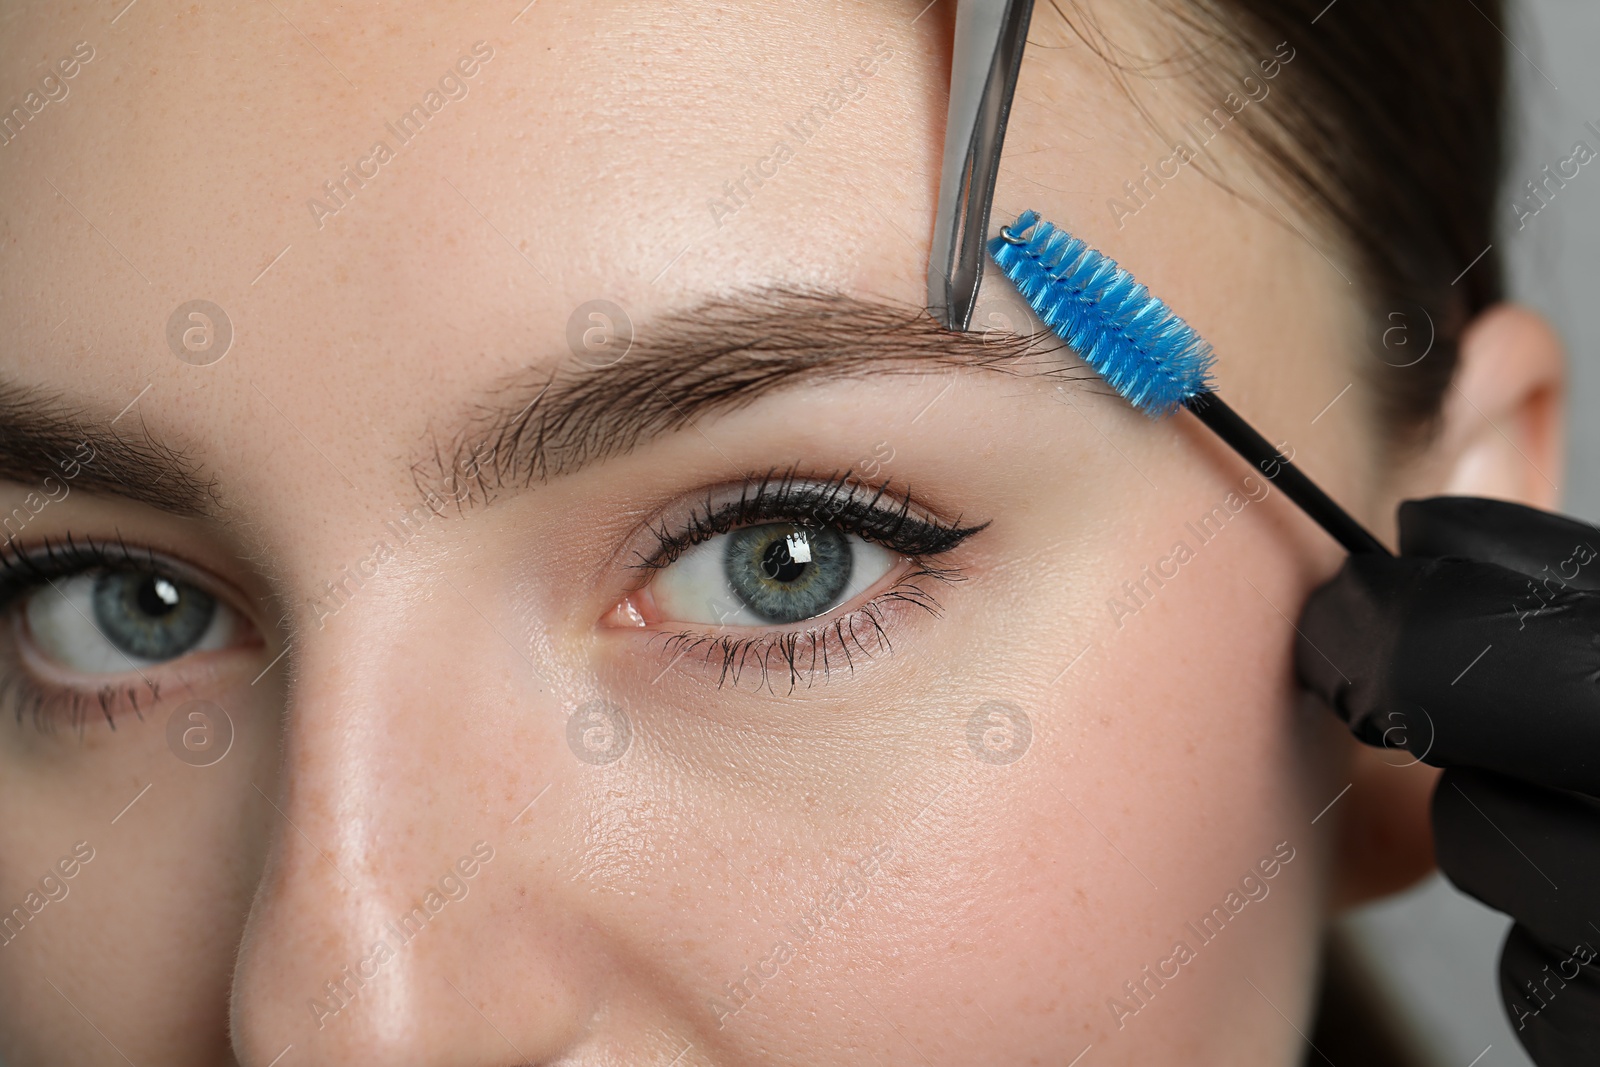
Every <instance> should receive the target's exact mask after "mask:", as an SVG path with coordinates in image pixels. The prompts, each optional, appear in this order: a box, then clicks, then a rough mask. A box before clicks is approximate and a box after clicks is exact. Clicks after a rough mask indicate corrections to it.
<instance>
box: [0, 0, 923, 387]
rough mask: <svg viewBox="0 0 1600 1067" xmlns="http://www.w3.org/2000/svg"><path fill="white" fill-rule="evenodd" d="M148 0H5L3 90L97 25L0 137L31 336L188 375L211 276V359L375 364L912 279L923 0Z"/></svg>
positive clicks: (503, 355) (536, 346) (18, 281)
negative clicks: (176, 331) (384, 1)
mask: <svg viewBox="0 0 1600 1067" xmlns="http://www.w3.org/2000/svg"><path fill="white" fill-rule="evenodd" d="M142 6H143V5H139V6H134V7H132V8H130V9H129V10H127V11H126V12H125V13H124V14H123V15H122V17H121V18H120V20H119V21H118V22H117V24H116V25H114V26H112V25H110V24H109V23H107V22H106V21H105V20H104V19H103V18H101V17H99V16H98V15H96V16H95V17H92V18H91V17H89V15H88V14H87V13H86V12H85V11H83V10H79V11H76V12H75V11H71V10H66V11H62V12H57V13H55V14H54V15H52V16H44V17H37V18H34V17H24V16H17V17H15V18H13V19H12V20H11V21H12V23H14V24H15V23H23V24H25V25H24V26H23V29H24V30H25V32H23V33H22V34H20V35H18V36H17V37H13V38H11V44H10V46H9V47H7V48H6V51H8V52H10V53H11V55H10V56H8V57H7V58H6V61H5V63H4V69H6V70H7V71H11V72H26V73H25V74H24V75H23V76H22V79H21V80H22V81H24V82H26V83H28V84H26V85H24V84H16V85H7V86H6V87H5V89H6V92H7V93H8V94H12V95H18V96H20V95H21V93H22V92H23V91H26V90H28V89H30V88H33V87H34V85H33V83H36V82H37V81H38V80H39V79H40V78H42V77H45V76H48V75H50V74H51V72H52V71H55V73H56V75H57V77H59V75H60V71H59V70H57V69H56V65H55V64H56V61H57V60H58V59H60V58H64V57H71V56H73V54H74V49H75V47H76V48H77V49H78V53H77V54H78V55H80V56H82V55H88V54H92V58H90V59H88V60H87V61H81V62H79V63H78V64H77V70H76V72H75V74H74V76H73V77H71V78H70V79H62V81H63V83H64V84H65V86H66V88H67V95H66V96H65V98H64V99H61V100H59V101H48V100H47V102H46V104H45V105H44V107H43V108H42V109H41V110H40V111H39V112H38V114H36V115H32V116H31V117H30V119H29V121H28V122H27V124H26V125H25V126H24V127H22V128H21V130H20V133H19V134H18V135H17V136H16V137H15V138H14V140H12V141H11V143H9V144H7V145H5V146H4V147H3V148H0V157H3V158H0V166H4V168H5V169H6V171H7V172H8V175H9V177H8V180H7V182H6V185H7V188H8V195H7V197H6V203H5V206H4V208H3V211H4V215H5V223H6V228H7V230H8V231H9V237H10V238H11V239H10V241H8V242H7V243H8V244H9V246H10V247H9V249H8V251H7V255H8V257H9V259H10V262H9V263H8V266H7V270H6V271H5V272H4V274H5V277H6V279H8V280H7V282H6V283H5V284H6V289H7V290H9V292H8V293H7V300H6V301H5V302H6V304H7V305H9V306H13V307H17V306H19V305H20V306H21V308H22V310H23V319H24V324H23V334H24V343H23V344H22V345H20V346H19V347H18V355H19V356H20V357H21V358H22V359H23V361H24V362H25V363H27V362H32V361H38V360H41V359H43V361H44V362H46V363H49V364H52V365H60V364H66V365H69V366H70V365H76V369H77V370H81V371H84V372H87V373H89V374H90V376H91V378H93V377H97V376H98V375H97V373H96V371H97V368H100V367H101V366H102V365H103V363H104V361H105V360H107V359H108V358H114V354H115V357H116V358H120V359H122V360H125V361H126V363H125V365H126V364H127V363H137V364H140V365H141V366H143V365H148V369H149V371H150V373H151V374H153V375H155V376H156V377H158V378H159V377H163V376H167V377H170V378H172V379H173V382H172V384H173V385H174V386H176V387H178V388H180V389H181V388H186V387H190V386H191V385H192V384H193V383H194V382H195V381H196V380H197V379H198V376H197V375H194V374H193V373H192V368H191V367H187V366H185V365H184V364H182V363H180V362H179V361H177V360H174V359H171V358H170V356H169V357H168V358H165V359H163V358H160V357H161V356H162V355H163V353H164V352H165V350H166V349H167V347H168V345H167V338H166V326H167V320H168V318H169V315H170V313H171V312H172V311H173V310H174V309H176V308H177V307H178V306H179V305H181V304H183V303H185V302H187V301H191V300H202V299H203V300H208V301H211V302H213V303H215V304H216V305H218V306H219V307H221V308H222V309H223V310H224V311H225V312H226V314H227V315H228V316H229V318H230V320H231V322H232V324H233V326H234V330H235V337H234V341H233V347H232V350H231V351H230V354H229V357H228V358H229V359H230V360H234V361H236V362H248V363H249V364H250V366H251V367H252V368H253V370H254V372H255V373H257V374H260V375H268V376H277V375H279V374H280V373H281V372H283V371H285V370H288V369H290V368H291V367H293V368H298V369H301V370H305V371H307V372H310V373H313V374H315V375H316V376H319V377H323V378H325V380H327V381H328V383H329V384H332V385H335V386H337V385H340V384H344V385H350V384H352V383H354V382H356V381H362V382H365V383H366V385H367V387H368V388H370V387H371V386H372V384H373V379H372V378H371V375H372V373H373V372H374V371H376V370H380V369H381V370H382V372H383V377H384V378H388V377H392V376H401V375H407V374H410V375H413V376H414V378H413V380H429V379H430V378H435V379H436V378H444V379H447V380H448V379H450V378H452V377H453V374H452V372H453V370H454V369H456V368H463V367H464V365H465V364H466V363H468V362H475V361H478V360H483V359H489V360H498V361H499V362H501V363H504V364H506V365H507V366H517V365H521V364H525V363H527V362H529V361H531V360H534V359H536V358H537V357H538V356H540V355H541V354H543V353H546V352H550V351H551V350H552V349H560V348H562V347H563V346H562V344H561V341H562V338H563V337H564V332H565V327H566V325H567V320H568V318H569V316H570V314H571V312H572V311H573V310H574V309H575V308H576V307H578V306H579V305H581V304H583V303H585V302H586V301H590V300H596V299H604V300H610V301H613V302H615V303H617V304H619V305H622V306H624V307H626V308H628V309H630V311H631V312H633V313H634V314H636V315H639V316H645V317H647V316H648V315H649V314H650V313H651V312H652V311H653V310H655V309H658V308H665V307H670V306H673V305H675V304H680V303H682V302H684V301H685V300H686V298H687V297H688V296H690V295H691V294H699V293H704V292H706V291H714V290H717V289H722V288H728V287H731V286H733V285H737V284H742V283H748V282H751V281H762V280H771V279H789V280H801V281H813V282H818V283H831V284H836V285H844V286H852V285H855V284H857V283H858V282H860V281H861V280H863V279H866V278H874V279H894V282H893V283H891V284H894V285H895V287H896V288H899V289H901V290H902V292H901V293H900V294H899V295H905V296H912V297H914V296H915V295H916V294H915V287H913V286H911V282H912V281H913V280H914V279H916V278H918V277H919V275H920V267H921V264H920V262H919V255H918V252H917V249H916V248H915V247H913V244H914V241H916V240H921V239H923V238H922V231H924V230H925V229H926V228H927V226H928V218H927V209H928V204H929V203H930V202H931V197H932V188H931V186H930V182H931V181H933V180H935V179H934V176H933V172H932V169H931V158H932V155H931V152H932V147H931V146H932V143H933V139H932V134H933V125H934V117H933V114H932V108H931V104H932V102H933V98H934V94H933V93H932V92H931V90H932V88H933V83H934V81H935V79H936V74H935V70H934V67H935V64H934V63H933V62H932V59H931V53H932V51H933V50H934V48H933V43H932V41H931V36H932V32H933V30H934V29H935V27H936V25H937V24H936V22H935V20H934V19H932V18H928V19H925V20H923V22H922V23H921V24H920V25H912V24H911V21H910V17H909V16H906V15H905V11H904V10H902V8H901V7H900V5H895V4H884V5H878V4H874V5H856V6H854V7H848V8H846V9H845V10H842V11H841V10H840V9H838V8H837V6H835V5H824V4H812V5H808V4H805V3H801V4H784V5H777V4H759V3H757V4H748V5H741V6H740V7H739V8H738V9H737V10H736V11H732V10H729V9H726V8H723V7H720V6H719V5H709V4H708V5H696V4H675V5H671V9H670V11H669V10H668V8H667V6H666V5H659V4H649V3H638V4H627V3H612V4H576V3H562V2H560V0H543V2H540V3H537V4H535V5H533V6H532V7H530V8H528V9H526V10H525V11H523V12H522V13H521V15H520V17H516V16H517V6H515V5H513V6H509V7H508V8H507V10H505V11H500V12H496V13H495V14H494V16H493V17H488V16H486V15H485V14H484V13H483V11H482V10H481V9H480V8H467V7H466V6H464V5H462V6H452V5H444V6H439V5H412V6H411V7H410V8H408V9H406V10H405V11H404V12H403V13H400V12H395V11H393V10H387V9H386V10H385V11H384V12H382V13H381V15H378V16H376V17H373V16H372V15H369V14H368V13H366V12H365V11H363V12H359V13H357V12H345V13H338V12H334V11H333V10H331V9H322V8H317V7H301V6H297V5H293V4H287V5H279V7H278V9H277V10H278V11H281V12H282V15H281V16H280V15H279V14H278V13H277V11H275V10H274V7H273V5H260V6H247V7H240V8H232V7H230V8H222V9H219V8H215V7H210V6H208V7H206V8H200V7H198V6H195V7H191V8H189V9H187V10H179V11H175V12H174V11H172V10H171V9H167V8H160V9H157V8H156V7H155V5H151V9H149V10H141V7H142ZM808 9H809V10H808ZM514 17H515V18H514ZM513 19H514V20H513ZM80 42H87V46H88V47H87V49H85V48H84V47H82V46H81V45H80ZM869 69H870V71H871V72H870V73H868V70H869ZM8 80H15V79H8ZM52 84H55V83H54V81H52ZM896 226H898V227H899V228H900V229H902V230H908V231H910V237H911V240H908V238H907V237H906V236H902V235H900V234H899V233H897V232H896V229H895V227H896ZM886 272H887V273H886ZM901 282H904V283H905V284H900V283H901ZM63 319H65V320H66V321H65V323H63ZM58 324H59V329H55V328H56V327H58ZM52 329H55V332H54V333H52V332H51V331H52ZM86 354H88V355H87V356H86ZM215 370H217V371H218V372H220V373H215V374H212V375H210V378H211V379H212V380H213V381H217V382H222V381H227V380H228V379H229V378H230V376H229V375H227V374H226V373H225V371H224V365H220V364H219V365H218V366H217V367H216V368H215ZM341 379H342V380H343V381H342V383H341ZM119 384H120V383H119ZM141 384H142V383H141Z"/></svg>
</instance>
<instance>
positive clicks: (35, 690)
mask: <svg viewBox="0 0 1600 1067" xmlns="http://www.w3.org/2000/svg"><path fill="white" fill-rule="evenodd" d="M160 699H161V689H160V686H159V685H158V684H157V683H156V682H144V681H141V682H133V683H125V684H122V685H107V686H102V687H101V688H100V689H98V690H96V691H95V692H93V693H86V692H83V691H82V690H75V689H58V690H57V691H55V692H48V691H46V690H44V689H42V688H40V687H39V686H37V685H35V684H34V683H33V682H32V681H30V680H29V679H28V678H27V677H25V676H24V675H23V674H22V673H21V672H20V671H19V670H17V669H15V668H14V667H13V668H11V670H10V671H9V673H0V713H4V712H9V713H10V714H11V715H13V716H14V717H15V718H16V721H17V725H18V726H19V727H20V726H21V725H22V721H23V719H24V718H26V719H30V720H32V722H33V725H34V727H35V728H36V729H37V730H38V731H39V732H40V733H44V734H53V733H55V731H56V729H57V728H58V727H61V726H67V727H69V728H70V729H72V730H75V731H77V732H78V733H79V734H82V732H83V730H84V728H85V727H86V726H87V725H88V724H89V722H90V720H92V719H96V718H104V719H105V721H106V725H108V726H109V727H111V729H113V730H115V729H116V728H117V720H116V715H115V714H114V709H116V708H117V707H118V706H119V705H122V704H126V705H127V706H128V707H130V708H132V710H133V713H134V715H135V716H137V717H138V718H139V719H140V720H141V721H143V719H144V709H145V708H146V707H150V706H153V705H154V704H156V703H157V702H158V701H160ZM141 700H143V701H144V703H143V705H141V704H140V701H141Z"/></svg>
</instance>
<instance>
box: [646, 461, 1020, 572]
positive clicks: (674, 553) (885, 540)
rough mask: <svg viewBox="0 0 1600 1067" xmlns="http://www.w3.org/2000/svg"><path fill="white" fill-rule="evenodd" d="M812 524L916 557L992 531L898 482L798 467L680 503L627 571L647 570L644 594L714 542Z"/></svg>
mask: <svg viewBox="0 0 1600 1067" xmlns="http://www.w3.org/2000/svg"><path fill="white" fill-rule="evenodd" d="M808 519H810V520H814V521H816V523H817V525H825V526H833V527H835V528H837V529H841V530H845V531H847V532H850V533H853V534H855V535H856V536H859V537H861V538H863V539H864V540H868V541H872V542H874V543H876V544H880V545H883V546H884V547H886V548H890V549H892V550H894V551H896V552H899V553H900V554H902V555H905V556H910V557H919V556H923V555H937V554H939V553H942V552H947V551H950V550H951V549H953V548H954V547H955V546H956V545H957V544H959V543H961V542H962V541H964V540H966V539H967V538H968V537H970V536H972V535H973V534H975V533H977V532H979V531H980V530H982V529H984V528H985V527H986V526H988V525H989V524H988V523H987V522H984V523H980V524H978V525H974V526H962V525H961V520H960V516H959V515H958V516H956V517H955V518H954V519H947V518H944V517H942V516H940V515H938V514H937V513H935V512H933V511H932V510H931V509H929V508H927V507H926V506H924V505H922V504H921V503H920V502H917V501H916V500H914V499H913V497H912V495H911V493H910V491H909V489H899V488H897V487H895V486H894V484H893V482H892V480H885V481H883V482H881V483H879V484H877V485H869V484H867V483H864V482H860V481H858V480H856V479H855V478H853V477H852V475H851V472H850V471H848V470H847V471H844V472H842V473H841V472H838V471H835V472H834V473H832V474H829V475H826V476H822V477H815V476H808V475H802V474H799V473H797V471H796V469H795V468H790V469H789V470H788V471H784V472H781V473H779V472H777V471H775V470H774V471H768V472H767V473H765V474H761V475H751V476H749V477H747V478H745V479H744V480H743V481H740V482H730V483H724V484H722V485H720V486H714V487H712V488H710V489H707V490H705V491H704V492H702V493H699V494H696V495H693V496H686V497H681V498H679V499H678V500H676V501H674V502H673V504H671V505H669V506H668V507H667V508H665V509H662V510H661V511H659V512H657V513H656V514H655V515H654V516H652V517H651V518H650V519H648V520H647V521H645V522H644V523H642V524H641V525H640V527H639V528H638V529H636V530H635V532H634V533H633V535H632V536H630V537H629V538H628V539H627V541H626V544H625V546H624V549H623V552H622V554H621V558H622V559H625V560H631V562H630V563H628V564H627V566H630V567H632V568H634V569H636V570H638V571H640V572H642V574H641V577H640V579H639V580H638V581H637V582H636V583H634V585H633V586H632V588H633V589H638V588H640V587H642V586H644V585H646V584H648V582H649V581H650V575H651V573H653V572H654V571H655V570H659V569H660V568H662V567H665V566H667V565H669V564H670V563H672V562H673V560H675V559H676V558H677V557H678V556H679V555H681V554H682V553H683V552H684V551H686V550H687V549H688V548H689V547H692V546H693V545H695V544H698V543H700V542H703V541H705V540H707V539H708V538H709V537H711V536H714V535H716V534H719V533H725V532H727V531H728V530H732V529H737V528H738V527H740V526H748V525H755V524H757V523H762V522H801V523H803V522H805V521H806V520H808ZM897 535H898V536H897Z"/></svg>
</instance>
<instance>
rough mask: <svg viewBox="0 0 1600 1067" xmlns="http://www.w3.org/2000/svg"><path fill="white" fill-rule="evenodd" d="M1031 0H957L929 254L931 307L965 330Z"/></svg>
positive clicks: (939, 316) (952, 325)
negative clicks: (935, 212)
mask: <svg viewBox="0 0 1600 1067" xmlns="http://www.w3.org/2000/svg"><path fill="white" fill-rule="evenodd" d="M1032 15H1033V0H957V2H956V39H955V58H954V61H953V62H952V63H951V65H950V112H949V116H948V118H947V119H946V126H945V135H944V167H943V169H942V170H941V171H940V174H939V213H938V215H936V216H935V217H934V220H933V251H932V253H931V254H930V255H929V257H928V310H929V311H930V312H932V313H933V315H934V317H935V318H937V319H938V320H939V321H940V322H941V323H942V324H943V325H944V327H945V328H946V329H949V330H959V331H961V332H963V333H965V332H966V330H967V327H968V323H970V322H971V320H972V306H973V304H974V303H976V302H977V299H978V283H979V282H980V281H981V280H982V278H983V256H984V240H985V238H986V236H987V234H988V229H989V207H990V201H991V199H992V198H993V196H994V181H995V174H996V172H997V171H998V170H999V169H1000V145H1001V142H1002V141H1004V139H1005V133H1006V119H1007V118H1008V117H1009V116H1010V114H1011V97H1012V94H1013V93H1014V92H1015V91H1016V87H1017V71H1018V69H1019V68H1020V67H1021V66H1022V48H1023V45H1024V44H1025V43H1026V41H1027V37H1028V22H1029V20H1030V18H1031V17H1032Z"/></svg>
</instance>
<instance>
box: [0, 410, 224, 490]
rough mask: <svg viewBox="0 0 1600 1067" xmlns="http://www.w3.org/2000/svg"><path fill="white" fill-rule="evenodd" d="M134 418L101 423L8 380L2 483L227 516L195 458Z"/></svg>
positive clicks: (0, 441)
mask: <svg viewBox="0 0 1600 1067" xmlns="http://www.w3.org/2000/svg"><path fill="white" fill-rule="evenodd" d="M126 414H127V411H126V409H124V411H123V413H122V414H119V415H117V416H115V417H100V416H97V415H94V414H91V413H90V412H89V411H88V410H86V409H85V408H83V407H81V406H79V405H78V404H75V403H73V402H71V401H69V400H67V399H66V398H65V397H63V396H61V395H59V394H54V393H48V392H45V391H43V390H40V389H35V388H31V387H27V386H21V385H17V384H14V383H9V382H6V381H4V380H0V480H6V481H11V482H16V483H17V484H19V485H22V486H24V487H33V488H34V489H35V491H41V492H45V493H47V494H49V493H51V492H52V490H51V489H50V487H49V485H48V484H47V483H48V482H49V481H50V480H51V479H54V480H55V481H56V483H57V484H58V485H59V484H67V485H69V486H70V488H72V489H83V490H85V491H87V492H90V493H97V494H101V495H106V496H119V497H123V498H125V499H128V500H135V501H138V502H139V503H141V504H148V505H150V506H151V507H153V508H158V509H160V510H161V511H165V512H170V513H171V514H174V515H182V516H187V517H206V516H214V515H216V514H217V513H218V512H219V511H220V510H221V509H220V507H219V504H218V500H217V495H216V492H215V484H214V482H213V481H212V479H211V478H210V477H209V476H207V475H206V474H205V472H204V470H203V468H202V467H201V466H200V465H199V463H198V462H196V461H195V460H194V459H193V458H192V457H190V456H189V455H187V454H185V453H184V452H182V451H180V450H178V449H175V448H173V447H171V446H170V445H167V444H165V443H163V442H161V441H158V440H156V439H155V438H154V437H152V436H150V433H149V431H148V430H147V429H146V428H145V426H144V423H143V422H142V421H140V420H137V419H130V420H129V421H128V422H127V423H125V424H124V426H123V427H122V428H121V429H118V428H117V426H116V423H117V422H118V421H120V420H121V419H122V418H123V416H124V415H126Z"/></svg>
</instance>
